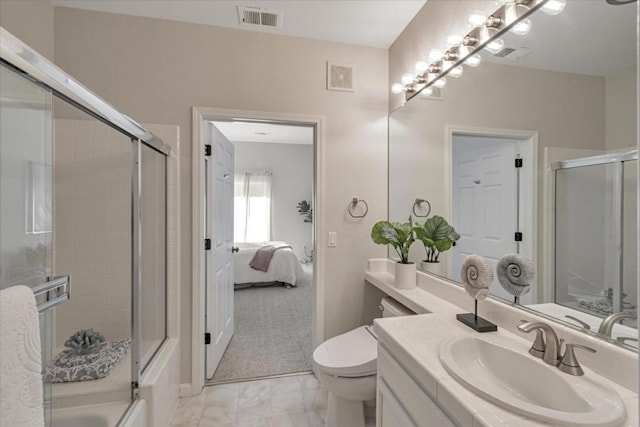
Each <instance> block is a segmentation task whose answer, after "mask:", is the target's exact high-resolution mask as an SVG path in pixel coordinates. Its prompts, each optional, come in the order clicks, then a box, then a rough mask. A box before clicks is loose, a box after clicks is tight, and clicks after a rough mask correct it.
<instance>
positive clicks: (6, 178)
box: [0, 65, 53, 425]
mask: <svg viewBox="0 0 640 427" xmlns="http://www.w3.org/2000/svg"><path fill="white" fill-rule="evenodd" d="M51 120H52V94H51V92H50V91H49V90H45V89H43V88H42V87H40V86H38V85H36V84H34V83H33V82H31V81H30V80H27V79H25V78H24V77H22V76H21V75H19V74H17V73H16V72H14V71H13V70H11V69H9V68H7V67H6V66H4V65H0V123H2V126H0V289H3V288H7V287H10V286H14V285H25V286H28V287H30V288H34V287H35V286H38V285H42V284H43V283H45V282H46V281H47V278H48V277H50V276H51V271H52V251H51V249H52V179H51V177H52V171H51V152H52V129H53V128H52V124H51ZM51 316H52V314H51V312H50V311H47V312H43V313H41V314H40V333H41V336H42V341H41V343H42V352H43V366H46V364H47V363H49V362H50V361H51V334H50V332H51ZM44 392H45V395H44V397H45V422H46V425H49V420H50V416H51V412H50V410H51V400H50V395H51V387H50V384H45V388H44Z"/></svg>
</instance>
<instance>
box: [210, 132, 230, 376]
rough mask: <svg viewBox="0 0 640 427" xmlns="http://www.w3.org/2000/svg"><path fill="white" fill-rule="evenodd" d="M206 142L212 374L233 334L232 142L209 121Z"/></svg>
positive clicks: (211, 374)
mask: <svg viewBox="0 0 640 427" xmlns="http://www.w3.org/2000/svg"><path fill="white" fill-rule="evenodd" d="M205 135H206V136H205V138H206V139H205V141H206V144H208V145H211V156H206V157H205V158H206V162H205V182H206V185H205V187H206V190H205V194H206V196H205V197H206V201H205V209H206V213H205V218H206V225H205V230H206V231H205V232H206V238H208V239H210V241H211V245H210V249H209V250H207V251H206V252H205V269H206V272H205V286H206V322H205V325H206V332H207V333H209V334H210V339H211V341H210V343H209V344H208V345H206V376H207V378H211V377H213V374H214V372H215V371H216V369H217V368H218V364H219V363H220V359H222V355H223V354H224V352H225V350H226V348H227V346H228V345H229V341H231V336H232V335H233V282H234V280H233V253H232V248H233V170H234V163H233V162H234V149H233V144H232V143H231V142H229V140H228V139H227V138H226V137H225V136H224V135H223V134H222V133H221V132H220V131H219V130H218V129H217V128H216V127H215V126H214V125H213V124H212V123H210V122H205Z"/></svg>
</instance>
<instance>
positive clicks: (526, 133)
mask: <svg viewBox="0 0 640 427" xmlns="http://www.w3.org/2000/svg"><path fill="white" fill-rule="evenodd" d="M454 134H464V135H472V136H486V137H499V138H513V139H519V140H522V141H523V142H525V143H524V147H523V150H522V153H523V156H522V157H523V159H524V160H525V162H526V161H527V160H528V159H530V160H529V161H530V162H531V166H532V167H531V168H530V169H525V172H527V173H524V174H522V175H521V177H520V183H521V191H522V190H523V189H524V190H526V191H529V196H530V197H521V198H520V212H521V219H522V221H521V228H522V229H525V230H526V229H531V236H532V237H531V239H527V240H526V242H522V243H524V244H523V245H522V247H523V248H524V249H525V251H526V252H529V253H531V258H532V259H531V261H532V262H533V265H534V266H536V271H541V269H540V268H538V267H539V266H538V260H539V259H540V258H541V257H538V243H537V241H538V222H539V221H540V218H538V217H539V216H540V214H539V212H538V132H537V131H532V130H518V129H502V128H490V127H479V126H458V125H446V126H445V138H444V140H445V150H444V172H445V173H444V188H445V194H444V202H445V203H444V205H445V207H446V209H448V212H447V213H446V214H447V215H448V217H447V218H450V217H451V215H452V213H453V197H452V195H451V191H452V189H453V168H452V165H451V162H452V160H453V135H454ZM521 194H522V193H521ZM450 267H451V265H449V268H450ZM540 279H541V277H540V276H539V277H537V278H536V281H537V282H539V281H540ZM540 288H541V286H537V283H536V286H535V288H534V289H533V292H532V293H533V296H534V299H535V301H534V302H536V301H538V300H539V289H540Z"/></svg>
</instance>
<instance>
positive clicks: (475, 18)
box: [391, 0, 566, 101]
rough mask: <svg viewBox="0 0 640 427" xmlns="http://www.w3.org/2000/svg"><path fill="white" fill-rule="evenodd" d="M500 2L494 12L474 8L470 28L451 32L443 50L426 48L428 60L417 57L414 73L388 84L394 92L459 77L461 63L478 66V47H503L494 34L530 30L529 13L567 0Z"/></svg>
mask: <svg viewBox="0 0 640 427" xmlns="http://www.w3.org/2000/svg"><path fill="white" fill-rule="evenodd" d="M497 3H498V4H499V5H500V7H499V8H498V9H496V10H495V11H494V12H493V13H491V14H489V15H487V14H485V13H484V12H473V13H472V14H471V15H469V17H468V22H469V24H471V25H472V26H473V29H472V30H471V31H469V33H467V34H466V35H464V36H458V35H451V36H449V37H447V40H446V43H447V50H446V51H445V52H444V53H443V52H442V51H440V50H438V49H432V50H431V51H430V52H429V56H428V61H418V62H416V64H415V74H414V75H412V74H411V73H405V74H403V76H402V83H394V84H393V85H392V86H391V91H392V92H393V93H397V94H399V93H403V92H404V93H405V97H404V100H405V101H407V100H409V99H411V98H412V97H413V96H415V93H416V92H417V91H418V90H422V91H426V90H428V89H429V87H430V86H432V85H433V86H435V87H437V88H442V87H444V85H445V84H446V80H445V79H444V77H445V76H446V75H451V77H456V78H457V77H460V76H461V75H462V73H463V72H464V69H463V68H462V67H461V65H462V64H465V65H468V66H469V67H477V66H478V65H480V62H481V61H482V57H481V56H480V55H479V54H478V51H479V50H480V49H486V50H487V51H489V52H491V53H493V54H496V53H498V52H500V51H501V50H502V49H503V48H504V41H503V40H501V39H499V38H495V39H492V38H494V37H498V36H500V35H501V34H504V33H505V32H506V31H512V32H513V33H515V34H518V35H525V34H527V33H528V32H529V31H530V30H531V25H532V23H531V20H530V19H529V18H528V17H529V15H530V14H531V13H533V12H535V11H536V10H538V9H542V10H543V11H544V12H545V13H547V14H549V15H556V14H558V13H560V12H561V11H562V10H563V9H564V7H565V5H566V0H497Z"/></svg>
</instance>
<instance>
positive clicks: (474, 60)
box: [464, 53, 482, 67]
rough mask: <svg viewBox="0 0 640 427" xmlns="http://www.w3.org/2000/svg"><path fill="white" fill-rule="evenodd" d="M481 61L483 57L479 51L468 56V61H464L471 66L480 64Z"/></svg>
mask: <svg viewBox="0 0 640 427" xmlns="http://www.w3.org/2000/svg"><path fill="white" fill-rule="evenodd" d="M481 62H482V57H481V56H480V55H478V54H477V53H476V54H475V55H471V56H470V57H468V58H467V60H466V61H464V63H465V64H467V65H468V66H469V67H477V66H478V65H480V63H481Z"/></svg>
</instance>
